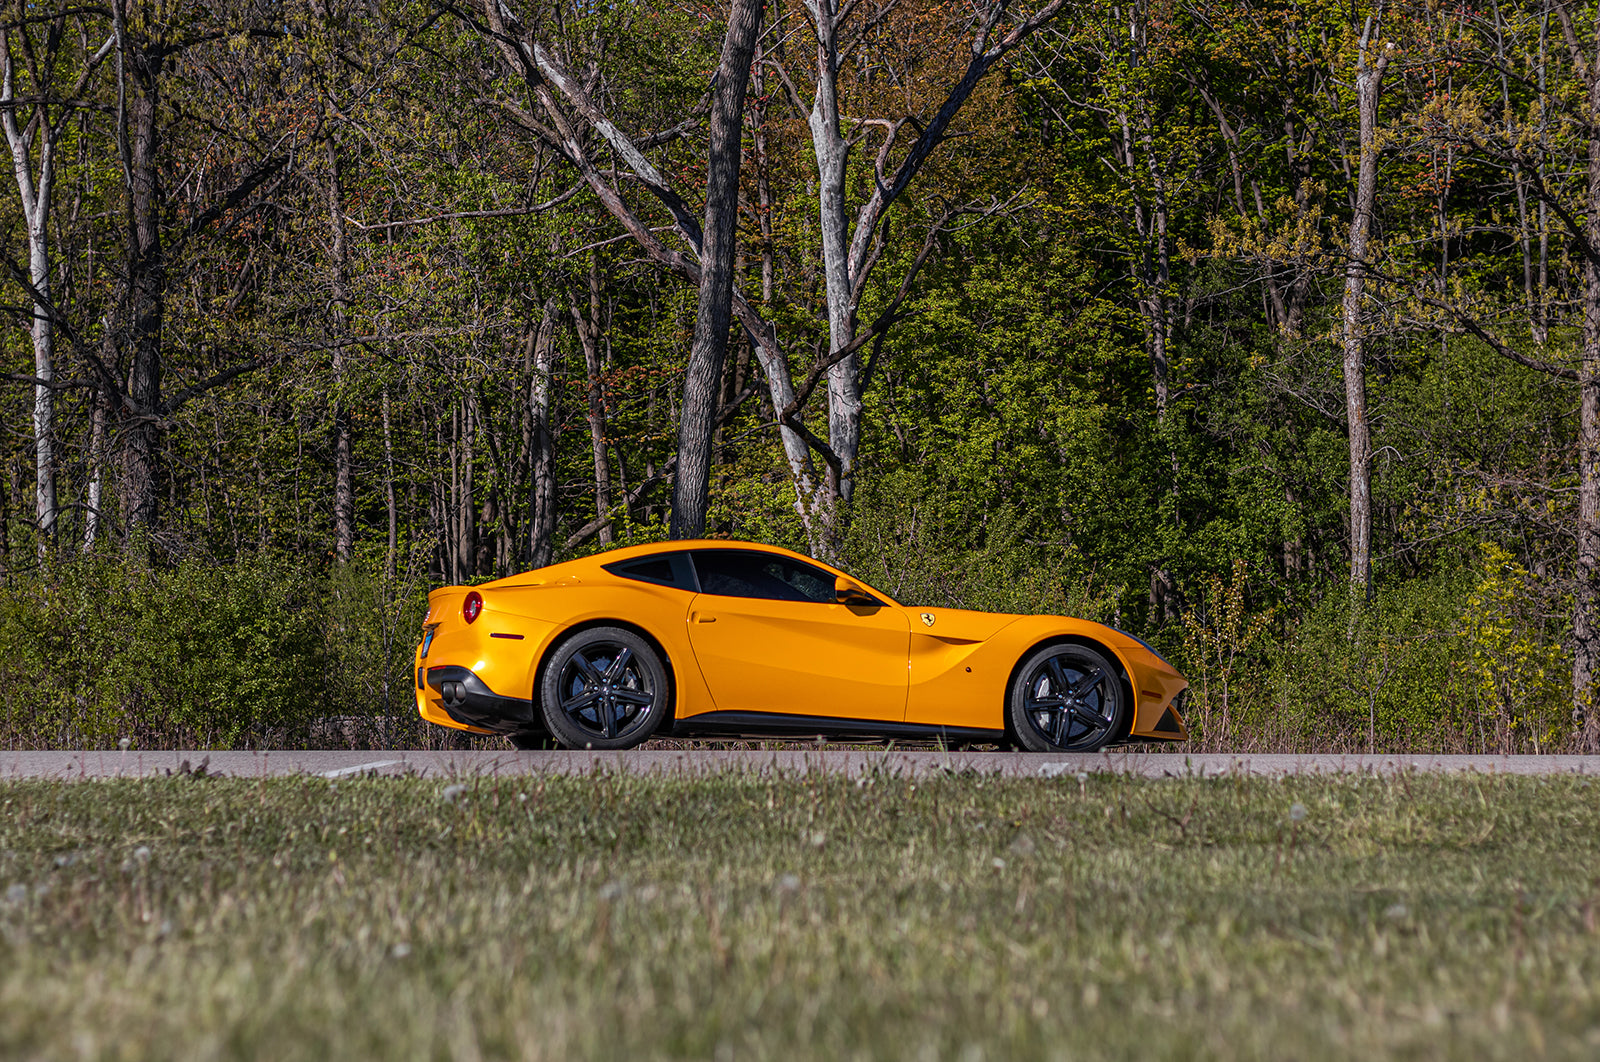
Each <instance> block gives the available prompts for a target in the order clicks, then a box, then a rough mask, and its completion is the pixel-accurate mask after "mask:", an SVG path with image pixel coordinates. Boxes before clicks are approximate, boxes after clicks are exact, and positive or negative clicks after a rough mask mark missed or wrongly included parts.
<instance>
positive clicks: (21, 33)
mask: <svg viewBox="0 0 1600 1062" xmlns="http://www.w3.org/2000/svg"><path fill="white" fill-rule="evenodd" d="M10 6H11V8H12V11H11V12H10V13H9V15H8V18H7V20H6V21H5V22H4V23H0V63H3V64H4V67H3V71H0V74H3V81H0V126H3V127H4V129H5V134H6V144H7V146H9V147H10V149H11V162H12V172H13V173H14V175H15V176H16V181H17V194H18V196H19V197H20V198H21V201H22V220H23V224H24V227H25V228H26V229H27V233H28V284H29V287H30V289H31V291H30V294H31V295H32V297H33V325H32V329H31V331H32V333H33V375H34V387H33V446H34V454H33V457H34V484H35V487H34V498H35V513H36V517H37V520H38V527H39V536H40V541H39V549H40V550H41V552H42V551H44V550H45V549H46V548H47V545H48V543H49V541H50V540H51V538H53V537H54V535H55V526H56V509H57V506H56V478H55V438H54V432H55V425H54V421H55V360H56V359H55V338H56V323H55V315H56V309H55V307H54V306H53V305H52V301H51V273H52V271H53V270H54V266H55V263H54V262H53V260H52V254H51V247H50V206H51V196H52V195H53V194H54V191H55V179H56V166H57V161H58V160H57V155H56V151H57V148H58V146H59V144H60V142H61V135H62V133H63V131H64V130H65V128H66V124H67V120H68V119H69V118H71V117H72V115H73V114H74V113H75V111H76V110H77V108H78V107H79V106H80V105H81V101H79V100H78V97H79V96H81V95H82V93H83V91H84V89H86V88H87V87H88V85H89V81H90V79H91V78H92V77H93V76H94V72H95V70H96V69H97V68H98V67H99V66H100V64H101V62H103V61H104V60H105V58H106V56H108V55H110V54H111V48H112V45H113V44H114V43H115V41H114V38H113V37H112V36H110V35H107V36H106V38H105V41H104V43H102V44H100V45H99V47H98V48H96V49H95V50H94V51H92V52H89V53H87V55H86V56H85V57H84V58H83V60H82V64H81V68H80V69H79V71H78V74H77V77H76V79H75V81H74V83H73V84H72V87H71V88H70V89H68V90H67V92H66V94H65V95H64V96H63V97H54V96H52V89H53V86H52V85H51V79H52V77H53V75H54V72H55V70H56V68H57V66H58V65H60V64H61V63H62V61H63V56H62V53H63V52H64V51H66V50H67V49H68V47H69V43H68V42H69V41H70V40H71V35H69V34H68V33H67V12H66V9H65V8H58V9H57V10H55V11H54V12H51V13H38V12H36V11H35V10H34V7H33V5H32V4H29V3H27V2H26V0H16V3H14V4H12V5H10ZM83 32H84V34H85V35H87V34H88V33H89V32H96V33H98V32H103V30H97V31H91V29H90V28H89V27H88V26H85V27H83ZM19 62H20V67H19ZM24 81H25V82H26V91H25V93H24V96H23V97H21V98H19V96H18V90H19V87H21V83H23V82H24Z"/></svg>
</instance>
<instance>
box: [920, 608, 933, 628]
mask: <svg viewBox="0 0 1600 1062" xmlns="http://www.w3.org/2000/svg"><path fill="white" fill-rule="evenodd" d="M922 625H923V626H924V627H931V626H933V613H931V612H924V613H923V614H922Z"/></svg>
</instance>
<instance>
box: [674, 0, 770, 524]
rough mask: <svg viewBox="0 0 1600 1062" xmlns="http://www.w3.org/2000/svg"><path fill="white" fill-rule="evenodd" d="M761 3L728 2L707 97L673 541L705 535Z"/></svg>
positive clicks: (756, 0) (760, 0)
mask: <svg viewBox="0 0 1600 1062" xmlns="http://www.w3.org/2000/svg"><path fill="white" fill-rule="evenodd" d="M764 5H765V0H733V10H732V11H731V12H730V13H729V15H728V30H727V34H726V36H725V37H724V38H723V41H722V62H721V64H720V65H719V66H718V67H717V74H716V82H717V87H716V90H715V92H714V93H713V95H712V100H711V143H710V147H709V157H708V159H707V163H706V216H705V227H704V230H703V236H702V243H701V249H700V292H699V305H698V307H697V309H696V311H695V319H694V342H693V344H692V345H691V346H690V348H689V367H688V371H687V372H686V373H685V375H684V381H683V410H682V414H681V417H680V419H679V422H678V473H677V478H676V479H675V480H674V481H673V489H672V522H671V536H672V537H673V538H699V537H700V536H701V535H702V534H704V533H705V527H706V505H707V503H708V501H709V495H710V481H711V436H712V431H713V425H714V422H715V420H716V416H717V394H718V391H719V390H720V385H721V382H722V366H723V361H724V360H725V359H726V357H727V353H728V324H729V318H730V316H731V314H732V307H733V259H734V246H735V244H736V243H737V237H738V232H737V224H736V223H737V221H738V216H739V162H740V157H741V155H742V154H743V148H744V145H743V138H744V94H745V87H746V85H747V84H748V83H749V77H750V57H751V54H752V53H753V52H754V50H755V39H756V34H757V32H758V31H759V30H760V28H761V11H762V8H763V7H764Z"/></svg>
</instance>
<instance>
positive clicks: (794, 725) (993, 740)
mask: <svg viewBox="0 0 1600 1062" xmlns="http://www.w3.org/2000/svg"><path fill="white" fill-rule="evenodd" d="M672 736H673V737H733V738H764V737H766V738H770V737H788V738H814V737H836V738H851V739H855V738H864V739H870V738H893V739H897V740H915V741H939V740H943V741H945V742H948V743H962V742H981V743H983V744H991V745H1003V744H1005V742H1006V732H1005V731H1004V730H982V729H978V728H976V727H960V726H923V725H920V724H917V723H887V722H880V721H878V720H875V719H835V718H833V717H831V716H821V715H785V714H782V713H778V712H702V713H700V714H699V715H694V716H690V717H689V718H688V719H679V720H677V722H676V723H675V724H674V725H673V727H672Z"/></svg>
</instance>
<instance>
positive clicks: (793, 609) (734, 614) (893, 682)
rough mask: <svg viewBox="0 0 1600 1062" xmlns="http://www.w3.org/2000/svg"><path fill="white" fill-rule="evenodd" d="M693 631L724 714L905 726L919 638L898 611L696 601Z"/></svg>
mask: <svg viewBox="0 0 1600 1062" xmlns="http://www.w3.org/2000/svg"><path fill="white" fill-rule="evenodd" d="M688 626H689V642H690V644H691V645H692V646H693V647H694V658H695V662H696V663H697V664H698V665H699V667H700V671H701V674H703V675H704V676H705V678H706V683H707V684H708V685H709V687H710V689H711V697H712V700H713V701H714V702H715V703H716V707H717V708H718V709H721V710H724V711H726V710H733V711H747V712H782V713H784V714H785V715H838V714H843V715H847V716H849V717H850V718H852V719H874V720H880V721H892V722H896V723H898V722H900V721H902V720H903V719H905V715H906V649H907V643H908V640H909V636H910V635H909V629H908V626H907V623H906V616H905V610H904V609H902V608H900V607H899V606H897V605H884V606H880V607H863V606H859V605H825V604H817V603H815V602H812V601H770V600H767V599H765V598H754V597H718V596H716V595H713V594H697V595H695V597H694V599H693V600H692V601H691V602H690V606H689V625H688ZM680 718H683V716H681V715H680Z"/></svg>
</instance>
